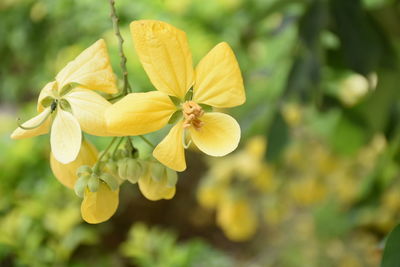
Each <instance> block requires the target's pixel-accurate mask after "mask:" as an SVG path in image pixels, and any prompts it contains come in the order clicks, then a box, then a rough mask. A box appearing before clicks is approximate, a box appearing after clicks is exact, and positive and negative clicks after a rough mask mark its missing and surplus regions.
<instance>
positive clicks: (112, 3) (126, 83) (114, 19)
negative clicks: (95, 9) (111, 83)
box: [109, 0, 132, 95]
mask: <svg viewBox="0 0 400 267" xmlns="http://www.w3.org/2000/svg"><path fill="white" fill-rule="evenodd" d="M109 1H110V8H111V13H110V17H111V19H112V23H113V28H114V34H115V36H117V38H118V44H119V46H118V47H119V56H120V57H121V63H120V65H121V69H122V75H123V79H124V87H123V89H122V95H126V94H128V93H131V92H132V88H131V85H130V84H129V80H128V70H127V69H126V61H127V59H126V56H125V54H124V48H123V43H124V39H123V38H122V35H121V32H120V31H119V26H118V22H119V18H118V16H117V12H116V10H115V0H109Z"/></svg>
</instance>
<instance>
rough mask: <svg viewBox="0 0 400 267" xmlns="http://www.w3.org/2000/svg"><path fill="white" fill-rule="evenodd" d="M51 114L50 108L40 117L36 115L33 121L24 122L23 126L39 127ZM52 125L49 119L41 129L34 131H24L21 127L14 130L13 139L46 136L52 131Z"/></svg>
mask: <svg viewBox="0 0 400 267" xmlns="http://www.w3.org/2000/svg"><path fill="white" fill-rule="evenodd" d="M50 112H51V110H50V108H46V109H45V110H44V111H42V112H41V113H40V114H39V115H36V116H35V117H33V118H32V119H30V120H28V121H26V122H24V123H23V124H22V126H24V127H33V126H35V125H38V124H39V123H40V122H42V121H43V120H44V119H45V118H46V117H47V116H49V113H50ZM50 123H51V118H50V117H48V118H47V119H46V121H45V122H44V123H43V124H42V125H40V126H39V127H37V128H35V129H32V130H24V129H22V128H20V127H18V128H17V129H15V130H14V132H13V133H12V134H11V138H12V139H23V138H28V137H33V136H38V135H42V134H46V133H48V132H49V129H50Z"/></svg>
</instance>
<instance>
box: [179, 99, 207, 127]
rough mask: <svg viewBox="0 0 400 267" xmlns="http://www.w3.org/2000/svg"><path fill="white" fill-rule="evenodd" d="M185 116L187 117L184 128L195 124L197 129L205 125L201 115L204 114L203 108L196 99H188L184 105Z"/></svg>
mask: <svg viewBox="0 0 400 267" xmlns="http://www.w3.org/2000/svg"><path fill="white" fill-rule="evenodd" d="M182 111H183V116H184V118H185V120H184V122H183V128H188V127H190V126H193V127H194V128H195V129H200V128H201V126H203V124H204V123H203V122H202V121H201V120H200V117H201V116H203V114H204V111H203V109H202V108H201V107H200V106H199V105H198V104H197V103H196V102H194V101H186V102H185V103H183V105H182Z"/></svg>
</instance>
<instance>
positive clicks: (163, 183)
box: [138, 173, 176, 201]
mask: <svg viewBox="0 0 400 267" xmlns="http://www.w3.org/2000/svg"><path fill="white" fill-rule="evenodd" d="M138 185H139V189H140V192H142V194H143V195H144V196H145V197H146V198H147V199H148V200H152V201H156V200H160V199H171V198H173V197H174V195H175V191H176V189H175V186H168V180H167V178H166V176H165V177H163V178H161V179H160V180H159V181H156V180H154V179H153V178H152V177H151V175H150V173H148V174H147V175H144V176H142V177H141V178H140V179H139V181H138Z"/></svg>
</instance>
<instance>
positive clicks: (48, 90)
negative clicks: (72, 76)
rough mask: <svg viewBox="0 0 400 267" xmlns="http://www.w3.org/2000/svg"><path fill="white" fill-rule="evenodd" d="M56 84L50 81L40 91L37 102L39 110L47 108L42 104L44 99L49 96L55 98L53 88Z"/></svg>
mask: <svg viewBox="0 0 400 267" xmlns="http://www.w3.org/2000/svg"><path fill="white" fill-rule="evenodd" d="M55 85H56V82H49V83H47V84H46V85H45V86H44V87H43V89H42V91H40V94H39V98H38V102H37V111H38V112H42V111H43V110H44V109H45V107H44V106H43V105H42V101H43V99H45V98H46V97H48V96H50V97H52V98H54V95H53V92H52V91H53V88H54V86H55Z"/></svg>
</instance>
